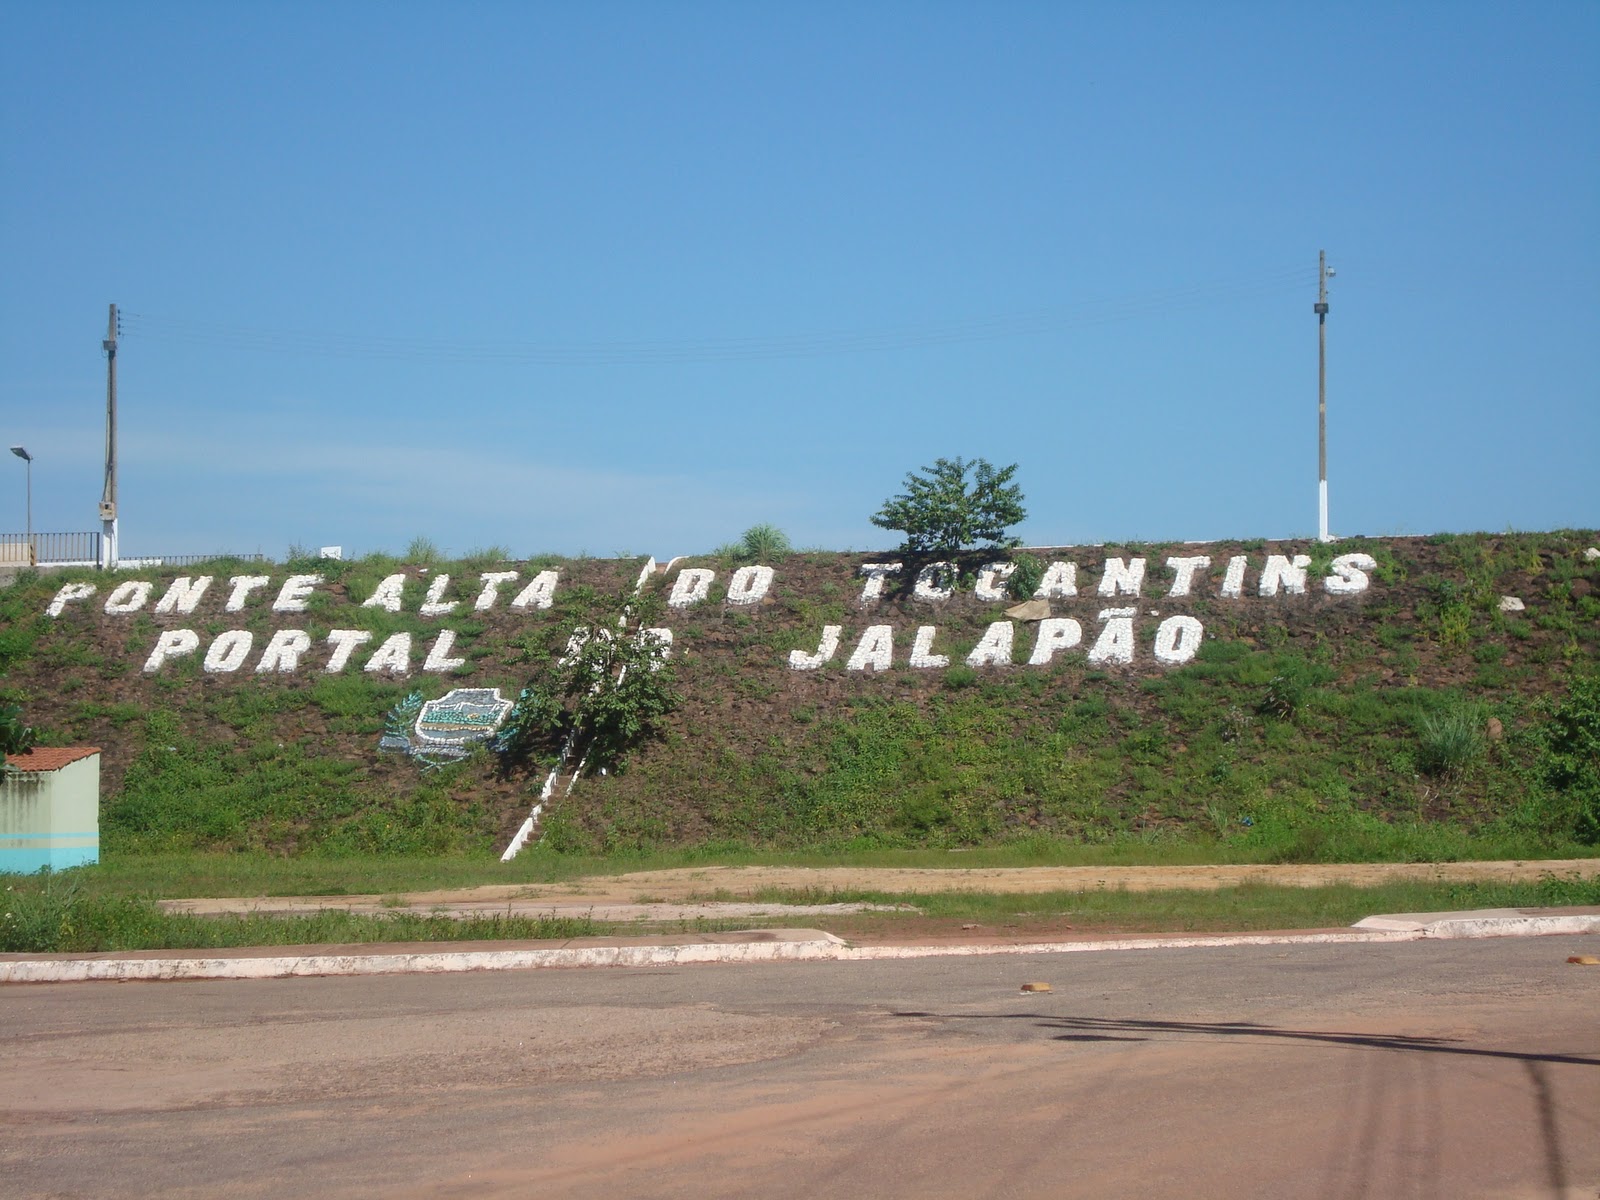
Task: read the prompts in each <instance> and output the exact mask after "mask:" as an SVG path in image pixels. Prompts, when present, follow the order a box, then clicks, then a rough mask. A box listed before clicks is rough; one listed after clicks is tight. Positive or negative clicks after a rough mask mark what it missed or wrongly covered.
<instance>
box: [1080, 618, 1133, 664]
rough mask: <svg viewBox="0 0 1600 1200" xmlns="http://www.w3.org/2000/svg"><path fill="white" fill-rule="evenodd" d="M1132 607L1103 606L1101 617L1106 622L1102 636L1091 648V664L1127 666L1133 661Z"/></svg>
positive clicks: (1101, 631) (1096, 639)
mask: <svg viewBox="0 0 1600 1200" xmlns="http://www.w3.org/2000/svg"><path fill="white" fill-rule="evenodd" d="M1134 611H1135V610H1134V609H1131V608H1103V609H1101V610H1100V619H1101V620H1102V621H1104V622H1105V625H1104V627H1103V628H1102V629H1101V630H1100V636H1099V637H1097V638H1095V640H1094V645H1093V646H1091V647H1090V648H1089V664H1090V665H1091V666H1100V665H1102V664H1106V665H1111V664H1115V665H1117V666H1126V665H1127V664H1128V663H1131V662H1132V661H1133V614H1134Z"/></svg>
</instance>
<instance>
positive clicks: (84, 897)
mask: <svg viewBox="0 0 1600 1200" xmlns="http://www.w3.org/2000/svg"><path fill="white" fill-rule="evenodd" d="M0 896H3V900H0V910H3V911H0V952H5V953H95V952H100V951H106V950H154V949H201V948H204V949H227V948H230V947H239V946H312V945H338V944H346V943H367V942H461V941H497V940H524V939H543V938H574V937H587V936H592V935H594V934H599V933H604V932H607V931H608V928H609V927H606V926H601V925H597V924H596V923H595V922H593V921H590V920H588V919H587V918H569V917H523V916H515V915H512V914H510V913H506V914H497V915H494V916H486V917H473V918H468V919H464V920H457V919H455V918H452V917H445V916H431V915H425V914H419V913H412V912H388V913H384V914H382V915H381V916H374V915H362V914H354V913H348V912H340V911H336V910H329V911H326V912H319V913H312V914H308V915H305V916H273V915H268V914H261V913H251V914H244V915H223V916H192V915H187V914H176V913H166V912H162V911H161V909H159V908H158V907H157V906H156V905H155V903H154V902H153V901H151V900H149V899H145V898H142V897H129V896H108V895H96V894H94V893H92V892H88V891H84V890H80V889H79V888H78V886H77V885H76V883H75V882H62V881H61V880H59V879H50V880H47V881H45V882H44V883H43V884H42V885H41V886H38V887H34V888H27V887H18V886H15V885H13V886H11V887H8V888H7V889H6V890H5V892H4V893H3V894H0Z"/></svg>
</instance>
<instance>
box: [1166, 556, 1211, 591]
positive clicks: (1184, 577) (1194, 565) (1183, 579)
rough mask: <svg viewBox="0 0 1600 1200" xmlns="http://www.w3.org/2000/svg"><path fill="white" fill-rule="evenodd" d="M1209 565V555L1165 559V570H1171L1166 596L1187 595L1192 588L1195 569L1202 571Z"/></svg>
mask: <svg viewBox="0 0 1600 1200" xmlns="http://www.w3.org/2000/svg"><path fill="white" fill-rule="evenodd" d="M1210 565H1211V556H1210V555H1209V554H1201V555H1197V556H1194V557H1191V558H1169V559H1167V570H1169V571H1171V572H1172V587H1171V588H1170V589H1169V590H1168V592H1167V595H1168V596H1187V595H1188V594H1189V593H1190V591H1191V590H1193V588H1194V575H1195V572H1196V571H1204V570H1205V569H1206V568H1207V567H1209V566H1210Z"/></svg>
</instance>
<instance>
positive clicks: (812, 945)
mask: <svg viewBox="0 0 1600 1200" xmlns="http://www.w3.org/2000/svg"><path fill="white" fill-rule="evenodd" d="M843 946H844V943H843V942H842V941H841V940H840V939H839V938H836V937H834V936H833V935H832V934H831V933H824V934H819V936H818V937H817V938H815V939H810V940H806V941H773V942H731V943H718V944H693V945H686V946H556V947H549V948H546V949H538V950H446V951H427V952H424V953H419V954H299V955H275V956H270V957H244V958H74V959H34V960H19V961H11V962H0V983H79V982H86V981H89V980H100V979H117V980H168V979H281V978H284V977H286V976H291V975H435V974H442V973H448V972H458V971H522V970H529V969H532V968H537V967H655V966H675V965H680V964H684V963H708V962H720V963H727V962H783V961H788V960H796V959H817V958H826V959H832V958H835V957H836V956H837V952H838V951H839V949H841V948H842V947H843Z"/></svg>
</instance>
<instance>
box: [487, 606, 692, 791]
mask: <svg viewBox="0 0 1600 1200" xmlns="http://www.w3.org/2000/svg"><path fill="white" fill-rule="evenodd" d="M660 607H661V599H660V597H659V596H654V595H640V596H635V595H624V596H622V597H618V598H617V599H615V600H612V601H609V602H606V601H603V600H599V599H597V598H595V597H593V596H592V595H590V596H586V597H580V598H579V599H578V600H577V602H575V603H574V604H573V605H572V607H571V609H570V610H569V612H568V613H567V615H566V616H565V617H564V619H563V620H562V621H560V622H559V623H558V624H557V626H556V630H555V636H554V637H553V638H552V639H551V640H550V641H549V642H548V643H545V644H542V645H538V646H535V647H532V648H529V650H528V658H529V659H530V660H532V661H533V662H534V663H535V669H534V672H533V677H532V678H531V679H530V680H529V681H528V685H527V686H526V687H524V688H523V689H522V693H521V694H520V695H519V696H518V697H517V703H516V707H515V708H513V709H512V710H511V715H510V716H509V717H508V718H507V719H506V723H505V724H504V725H503V726H502V727H501V732H500V734H499V737H498V738H497V739H496V747H497V748H498V749H499V750H500V751H501V753H502V754H504V755H505V756H506V757H507V759H508V760H510V761H516V760H527V759H531V758H538V759H544V760H549V761H554V760H556V759H557V758H559V756H560V753H561V750H562V747H563V746H565V745H566V744H567V743H568V741H569V740H570V741H571V744H572V747H573V760H574V761H577V760H578V759H580V758H581V759H582V760H583V762H584V765H585V770H586V771H595V770H620V769H622V768H623V767H625V766H626V764H627V756H628V754H629V752H630V751H631V750H633V749H634V748H635V747H637V746H638V745H639V743H640V742H642V741H644V740H645V739H647V738H649V737H651V736H652V735H654V734H655V733H657V732H659V730H660V727H661V722H662V720H663V719H664V718H665V717H666V716H667V714H668V713H670V712H672V711H673V710H674V709H675V708H677V706H678V705H679V704H680V703H681V702H682V699H683V697H682V696H681V695H679V693H678V692H677V690H676V689H675V687H674V684H675V676H674V672H673V667H672V663H671V661H670V660H669V659H668V657H667V645H666V644H665V643H664V642H661V641H658V640H656V639H655V638H653V637H649V636H646V635H645V634H644V633H643V632H642V631H643V630H645V629H648V628H650V627H651V626H652V624H653V622H654V621H655V620H656V619H657V618H658V617H659V615H660Z"/></svg>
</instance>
